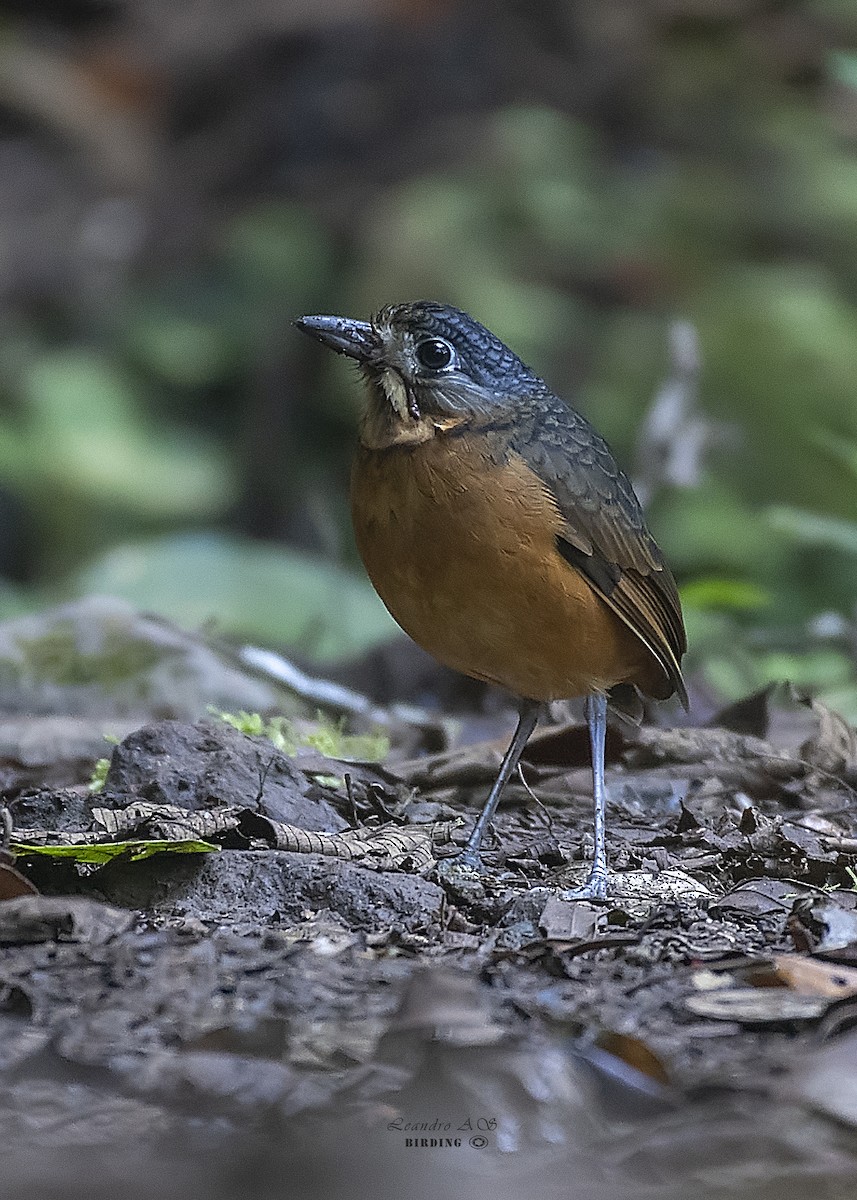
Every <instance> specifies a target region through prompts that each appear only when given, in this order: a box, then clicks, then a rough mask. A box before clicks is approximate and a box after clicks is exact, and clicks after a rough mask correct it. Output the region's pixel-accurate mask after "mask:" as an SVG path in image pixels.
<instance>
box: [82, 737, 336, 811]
mask: <svg viewBox="0 0 857 1200" xmlns="http://www.w3.org/2000/svg"><path fill="white" fill-rule="evenodd" d="M100 799H101V801H102V803H103V804H105V805H107V806H110V805H114V806H116V807H124V806H125V805H127V804H130V803H131V802H132V801H134V800H145V801H148V802H149V803H151V804H176V805H178V806H179V807H182V808H188V809H191V810H196V809H201V808H215V807H217V806H218V805H240V806H243V807H246V808H256V809H258V811H259V812H260V813H263V814H264V815H265V816H268V817H271V818H272V819H273V820H275V821H283V822H285V823H286V824H288V825H299V826H301V828H302V829H314V830H322V831H324V832H327V833H335V832H337V830H340V829H345V828H346V826H347V822H346V821H345V820H344V819H343V818H342V817H341V816H340V815H339V814H338V813H337V812H336V810H335V809H334V808H333V807H332V806H331V805H330V804H329V803H328V802H327V801H326V800H325V799H324V797H323V796H322V795H321V793H320V790H319V789H318V788H317V787H316V786H315V785H314V784H313V783H312V782H311V781H310V780H309V779H307V777H306V776H305V775H304V774H303V772H302V771H300V770H298V768H297V767H296V766H295V764H294V763H293V762H292V760H291V759H290V758H289V757H288V756H287V755H285V754H283V753H282V751H280V750H278V749H277V748H276V747H275V746H274V745H272V743H271V742H269V741H268V739H267V738H263V737H249V736H247V735H246V734H243V733H239V732H238V730H237V729H233V728H232V726H231V725H228V724H227V723H226V722H225V721H219V720H214V721H199V722H197V723H196V724H195V725H188V724H185V723H183V722H181V721H158V722H156V723H155V724H154V725H145V726H144V727H143V728H142V729H138V730H136V731H135V732H134V733H132V734H130V735H129V736H128V737H126V738H125V740H124V741H123V742H122V743H121V744H120V745H118V746H117V747H116V749H115V750H114V751H113V756H112V758H111V760H110V769H109V771H108V773H107V779H106V781H105V785H104V790H103V792H102V793H101V796H100Z"/></svg>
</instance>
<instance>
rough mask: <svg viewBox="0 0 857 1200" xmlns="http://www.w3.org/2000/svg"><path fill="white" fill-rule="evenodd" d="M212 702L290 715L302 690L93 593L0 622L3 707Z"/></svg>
mask: <svg viewBox="0 0 857 1200" xmlns="http://www.w3.org/2000/svg"><path fill="white" fill-rule="evenodd" d="M209 705H214V706H215V707H217V708H223V709H242V708H243V709H248V710H250V711H253V712H266V711H270V710H272V709H278V710H279V711H281V712H282V711H284V712H286V713H287V714H292V713H294V712H295V711H296V710H297V705H296V702H295V699H294V697H293V696H292V695H291V693H289V692H288V691H286V690H285V689H279V688H277V687H276V686H275V685H273V684H271V683H269V682H267V681H263V680H260V679H258V678H256V676H254V675H252V674H250V673H249V672H247V671H244V670H243V669H242V668H241V667H240V666H238V665H236V664H235V663H233V662H231V661H230V660H229V658H228V656H227V655H226V654H221V653H220V652H219V651H218V650H217V649H216V648H215V647H213V646H211V645H209V644H208V643H207V642H206V640H205V639H204V638H203V637H201V636H197V635H195V634H193V633H187V632H184V631H183V630H181V629H179V628H178V627H177V626H175V625H173V624H171V623H170V622H169V621H166V620H163V619H161V618H159V617H154V616H149V615H146V614H143V613H140V612H137V610H136V609H134V608H133V607H132V606H131V605H130V604H128V603H126V602H125V601H124V600H117V599H112V598H110V597H106V596H90V597H87V598H86V599H83V600H77V601H74V602H73V603H70V604H64V605H61V606H59V607H57V608H52V609H48V610H47V611H45V612H40V613H28V614H27V615H25V616H20V617H14V618H12V619H11V620H9V621H4V622H2V623H0V712H6V713H27V714H47V713H66V714H73V715H84V716H102V715H103V716H105V717H107V718H111V719H116V718H122V717H129V716H132V717H135V718H137V719H138V722H139V723H142V721H144V720H146V719H151V718H152V717H175V718H179V719H184V720H191V721H192V720H195V719H196V718H197V717H200V716H202V715H203V714H204V713H205V712H206V710H207V708H208V706H209Z"/></svg>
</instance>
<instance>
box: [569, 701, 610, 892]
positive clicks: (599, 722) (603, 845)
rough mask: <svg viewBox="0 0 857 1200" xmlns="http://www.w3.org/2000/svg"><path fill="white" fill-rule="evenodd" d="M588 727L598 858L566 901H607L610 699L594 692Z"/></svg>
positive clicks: (596, 855)
mask: <svg viewBox="0 0 857 1200" xmlns="http://www.w3.org/2000/svg"><path fill="white" fill-rule="evenodd" d="M586 723H587V724H588V726H589V744H590V746H591V749H592V796H593V800H594V801H595V829H594V834H595V856H594V858H593V860H592V870H591V871H590V872H589V877H588V879H587V880H586V883H585V884H584V885H583V887H580V888H574V889H573V890H570V891H567V892H563V894H562V897H563V899H564V900H606V899H607V840H606V833H605V814H604V806H605V800H606V795H607V794H606V790H605V787H604V739H605V737H606V736H607V697H606V696H605V695H603V694H601V693H598V692H593V693H591V694H590V695H589V696H587V697H586Z"/></svg>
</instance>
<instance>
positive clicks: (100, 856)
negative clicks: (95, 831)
mask: <svg viewBox="0 0 857 1200" xmlns="http://www.w3.org/2000/svg"><path fill="white" fill-rule="evenodd" d="M9 849H10V850H11V851H12V853H13V854H17V855H20V856H21V857H22V858H26V857H28V856H29V855H35V854H39V855H42V856H44V857H46V858H70V859H71V860H72V861H73V862H78V863H90V864H95V865H98V866H101V865H102V864H103V863H108V862H110V861H111V860H112V859H114V858H120V857H122V856H126V857H128V858H129V859H130V861H131V862H141V861H142V860H143V859H144V858H151V857H152V855H153V854H210V853H212V852H216V851H218V850H219V849H220V847H219V846H215V845H214V844H213V843H212V842H200V841H194V840H192V839H187V840H185V841H181V842H167V841H145V840H140V839H137V840H135V841H128V842H96V843H95V844H89V845H77V846H31V845H29V844H28V843H27V842H14V841H13V842H12V843H11V844H10V846H9Z"/></svg>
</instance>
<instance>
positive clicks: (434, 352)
mask: <svg viewBox="0 0 857 1200" xmlns="http://www.w3.org/2000/svg"><path fill="white" fill-rule="evenodd" d="M416 354H417V360H418V362H419V364H420V366H421V367H425V368H426V370H427V371H442V370H443V368H444V367H448V366H449V364H450V363H451V362H452V360H453V357H454V351H453V349H452V346H450V344H449V342H445V341H444V340H443V338H426V339H425V340H424V341H422V342H420V343H419V344H418V345H417V350H416Z"/></svg>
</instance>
